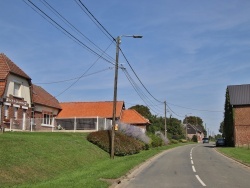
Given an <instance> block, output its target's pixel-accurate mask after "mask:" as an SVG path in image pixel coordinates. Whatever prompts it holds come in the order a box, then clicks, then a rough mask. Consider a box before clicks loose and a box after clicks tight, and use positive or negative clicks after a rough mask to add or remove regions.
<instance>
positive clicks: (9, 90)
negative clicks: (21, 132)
mask: <svg viewBox="0 0 250 188" xmlns="http://www.w3.org/2000/svg"><path fill="white" fill-rule="evenodd" d="M30 87H31V78H30V77H29V76H28V75H27V74H26V73H25V72H24V71H22V70H21V69H20V68H19V67H18V66H17V65H16V64H14V63H13V62H12V61H11V60H10V59H9V58H8V57H7V56H6V55H4V54H3V53H1V54H0V98H1V103H0V122H1V126H4V127H7V128H9V127H10V119H11V118H13V119H14V120H16V119H18V118H22V119H23V123H22V129H25V126H26V124H25V122H26V119H27V118H29V117H31V92H30Z"/></svg>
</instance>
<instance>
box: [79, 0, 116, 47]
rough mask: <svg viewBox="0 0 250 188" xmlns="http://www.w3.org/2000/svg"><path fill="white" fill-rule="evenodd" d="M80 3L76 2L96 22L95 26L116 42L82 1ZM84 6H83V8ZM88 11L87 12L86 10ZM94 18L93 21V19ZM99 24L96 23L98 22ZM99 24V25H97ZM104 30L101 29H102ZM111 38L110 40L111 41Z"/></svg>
mask: <svg viewBox="0 0 250 188" xmlns="http://www.w3.org/2000/svg"><path fill="white" fill-rule="evenodd" d="M78 1H79V2H80V4H79V3H78V2H77V0H75V2H76V3H77V4H78V5H79V6H80V8H81V9H82V10H83V11H84V12H85V14H86V15H87V16H88V17H89V18H90V19H91V20H92V21H93V22H94V24H95V25H96V26H97V27H98V28H99V29H100V30H101V31H102V29H103V30H104V31H105V32H106V33H107V34H105V33H104V32H103V31H102V32H103V33H104V34H105V35H106V36H107V37H108V38H109V37H110V38H111V41H113V42H115V41H116V39H115V38H114V37H113V36H112V35H111V34H110V33H109V32H108V30H107V29H106V28H105V27H104V26H103V25H102V24H101V23H100V22H99V21H98V20H97V19H96V17H95V16H94V15H93V14H92V13H91V12H90V11H89V9H88V8H87V7H86V6H85V5H84V4H83V3H82V1H81V0H78ZM81 5H82V6H81ZM84 9H85V10H86V11H85V10H84ZM92 18H93V19H92ZM95 21H96V22H97V23H96V22H95ZM97 24H98V25H97ZM99 26H100V27H101V28H102V29H101V28H100V27H99ZM110 38H109V39H110Z"/></svg>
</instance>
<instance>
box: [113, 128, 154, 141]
mask: <svg viewBox="0 0 250 188" xmlns="http://www.w3.org/2000/svg"><path fill="white" fill-rule="evenodd" d="M118 131H119V132H121V133H123V134H125V135H127V136H130V137H133V138H135V139H137V140H140V141H142V142H144V143H145V144H150V138H149V137H148V136H147V135H146V134H145V132H143V130H142V129H141V128H139V127H136V126H133V125H128V124H124V123H119V128H118Z"/></svg>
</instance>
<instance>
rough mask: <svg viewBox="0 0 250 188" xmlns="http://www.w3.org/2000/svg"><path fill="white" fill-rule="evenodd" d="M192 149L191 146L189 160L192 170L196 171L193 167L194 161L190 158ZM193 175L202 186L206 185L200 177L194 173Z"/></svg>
mask: <svg viewBox="0 0 250 188" xmlns="http://www.w3.org/2000/svg"><path fill="white" fill-rule="evenodd" d="M193 149H194V147H193V148H192V149H191V151H190V160H191V164H192V169H193V172H196V170H195V167H194V161H193V158H192V153H193ZM195 177H196V178H197V180H198V181H199V182H200V184H201V185H202V186H203V187H205V186H206V184H205V183H204V182H203V181H202V180H201V179H200V177H199V176H198V175H195Z"/></svg>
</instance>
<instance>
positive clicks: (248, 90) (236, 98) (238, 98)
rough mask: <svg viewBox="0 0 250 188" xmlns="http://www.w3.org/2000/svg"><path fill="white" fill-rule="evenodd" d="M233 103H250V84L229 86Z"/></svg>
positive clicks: (231, 102)
mask: <svg viewBox="0 0 250 188" xmlns="http://www.w3.org/2000/svg"><path fill="white" fill-rule="evenodd" d="M227 88H228V91H229V97H230V104H231V105H249V104H250V84H245V85H231V86H227Z"/></svg>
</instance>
